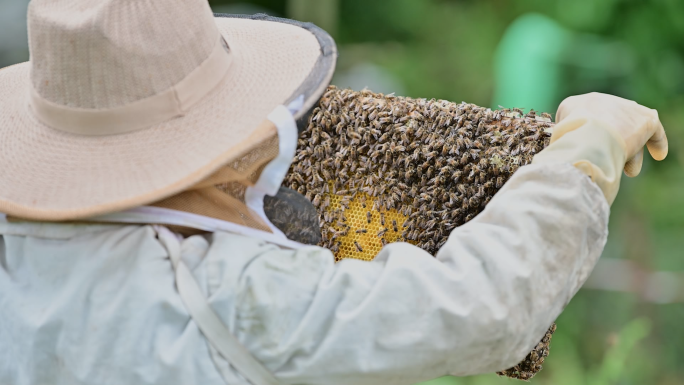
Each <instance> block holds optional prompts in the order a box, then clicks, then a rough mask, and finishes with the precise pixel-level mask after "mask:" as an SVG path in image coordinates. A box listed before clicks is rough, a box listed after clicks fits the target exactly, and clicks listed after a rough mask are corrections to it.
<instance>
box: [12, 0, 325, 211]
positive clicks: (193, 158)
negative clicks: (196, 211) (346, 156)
mask: <svg viewBox="0 0 684 385" xmlns="http://www.w3.org/2000/svg"><path fill="white" fill-rule="evenodd" d="M28 28H29V44H30V52H31V60H30V61H29V62H27V63H22V64H17V65H14V66H11V67H8V68H4V69H0V212H2V213H6V214H8V215H11V216H16V217H21V218H26V219H37V220H69V219H76V218H84V217H90V216H94V215H99V214H103V213H108V212H113V211H118V210H123V209H126V208H130V207H134V206H139V205H143V204H148V203H150V202H154V201H158V200H161V199H163V198H166V197H169V196H172V195H174V194H176V193H178V192H180V191H183V190H184V189H186V188H188V187H190V186H193V185H195V184H197V183H198V182H200V181H202V180H204V179H205V178H207V177H208V176H210V175H212V174H213V173H215V172H216V171H217V170H219V169H220V168H221V167H222V166H223V165H225V164H227V163H229V162H231V161H234V160H235V159H237V158H238V157H241V156H245V152H246V151H250V149H252V148H257V147H258V146H259V145H260V143H261V142H262V141H264V140H265V139H266V138H268V137H269V136H271V137H272V135H273V132H274V129H273V126H272V125H268V124H264V122H265V121H266V117H267V116H268V114H269V113H270V112H271V111H273V110H274V109H275V108H276V107H277V106H279V105H288V104H290V103H291V102H292V101H294V100H299V101H300V102H302V103H299V105H300V107H301V108H300V109H299V110H298V112H296V113H295V114H294V117H295V118H296V119H298V121H303V120H304V119H305V114H306V112H307V111H309V110H310V109H311V108H312V107H313V106H314V105H315V103H316V102H317V101H318V99H319V98H320V96H321V95H322V94H323V92H324V91H325V88H326V86H327V85H328V84H329V82H330V79H331V78H332V74H333V71H334V67H335V58H336V48H335V44H334V42H333V40H332V38H330V36H329V35H328V34H326V33H325V32H324V31H323V30H321V29H319V28H317V27H315V26H314V25H312V24H304V23H299V22H295V21H292V20H286V19H278V18H272V17H268V16H265V15H257V16H251V17H249V16H228V15H213V14H212V13H211V10H210V8H209V5H208V4H207V1H206V0H168V1H164V2H157V1H150V0H137V1H119V0H97V1H91V0H69V1H59V0H33V1H32V2H31V4H30V6H29V11H28Z"/></svg>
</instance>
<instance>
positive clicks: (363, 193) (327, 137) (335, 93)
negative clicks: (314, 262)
mask: <svg viewBox="0 0 684 385" xmlns="http://www.w3.org/2000/svg"><path fill="white" fill-rule="evenodd" d="M550 117H551V116H550V115H549V114H545V113H542V114H539V115H537V113H535V112H534V111H530V112H528V113H523V111H522V110H519V109H501V110H491V109H488V108H483V107H479V106H476V105H473V104H468V103H452V102H449V101H445V100H434V99H432V100H427V99H412V98H406V97H397V96H394V95H383V94H376V93H373V92H371V91H368V90H364V91H361V92H355V91H352V90H340V89H337V88H336V87H334V86H331V87H329V88H328V90H327V91H326V93H325V94H324V95H323V97H322V98H321V100H320V102H319V104H318V106H317V107H316V108H314V110H313V111H312V114H311V116H310V118H309V121H308V126H307V127H306V129H304V130H303V132H301V133H300V138H299V143H298V147H297V153H296V154H295V158H294V159H293V162H292V165H291V167H290V170H289V171H288V174H287V176H286V178H285V181H284V182H283V186H285V187H288V188H290V189H293V190H296V191H297V192H299V193H301V194H303V195H305V196H306V198H307V199H309V200H310V201H311V202H312V203H313V205H314V206H315V207H316V208H317V210H318V214H319V220H320V229H321V242H320V243H319V245H320V246H323V247H326V248H329V249H330V250H331V251H332V252H333V255H334V256H335V260H336V261H339V260H341V259H344V258H356V259H362V260H372V259H373V258H374V257H375V255H377V253H378V252H379V251H380V250H381V249H382V247H383V244H387V243H391V242H400V241H401V242H409V243H412V244H414V245H416V246H418V247H420V248H422V249H423V250H425V251H427V252H429V253H431V254H433V255H434V254H435V253H436V252H437V251H438V250H439V248H440V247H441V246H442V245H443V244H444V243H445V242H446V241H447V239H448V237H449V234H450V233H451V231H452V230H453V229H454V228H456V227H457V226H460V225H462V224H464V223H466V222H468V221H470V220H471V219H472V218H474V217H475V216H476V215H477V214H479V213H480V212H481V211H482V210H483V209H484V207H485V206H486V205H487V203H488V202H489V201H490V199H491V198H492V197H493V196H494V194H496V192H497V191H498V190H499V189H500V188H501V187H502V186H503V184H504V183H505V182H506V181H507V180H508V179H509V178H510V177H511V175H513V173H514V172H515V171H516V170H517V169H518V168H519V167H521V166H523V165H526V164H529V163H530V162H531V161H532V158H533V156H534V155H535V154H536V153H537V152H539V151H541V150H542V149H543V148H544V147H546V146H547V145H548V143H549V137H550V136H551V134H550V130H549V128H550V127H551V119H550ZM395 225H396V229H395ZM554 330H555V324H554V325H552V326H551V327H550V328H549V331H548V332H547V335H545V336H544V338H543V339H542V341H541V342H540V343H539V344H538V345H537V346H536V347H535V349H534V350H533V351H532V352H530V354H528V355H527V357H526V358H525V360H523V361H522V362H521V363H520V364H518V365H516V366H514V367H513V368H510V369H508V370H505V371H502V372H499V373H498V374H500V375H505V376H508V377H511V378H517V379H522V380H529V379H530V378H532V377H533V376H534V375H535V373H537V372H538V371H540V370H541V367H542V366H541V364H542V363H543V362H544V358H545V357H546V356H547V355H548V352H549V349H548V348H549V343H550V338H551V334H552V333H553V331H554Z"/></svg>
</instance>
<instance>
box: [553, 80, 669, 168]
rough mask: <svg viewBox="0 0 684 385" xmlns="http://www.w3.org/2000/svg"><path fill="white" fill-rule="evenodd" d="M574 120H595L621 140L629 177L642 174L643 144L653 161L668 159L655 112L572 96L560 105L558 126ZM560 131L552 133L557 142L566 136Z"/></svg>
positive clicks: (600, 97)
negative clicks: (568, 120)
mask: <svg viewBox="0 0 684 385" xmlns="http://www.w3.org/2000/svg"><path fill="white" fill-rule="evenodd" d="M575 118H586V119H595V120H597V121H599V122H601V123H603V125H605V127H606V128H609V129H610V130H611V131H612V132H613V133H614V134H615V135H617V136H618V137H619V138H621V139H622V141H623V142H624V143H623V144H624V149H625V155H626V157H627V162H626V164H625V167H624V170H625V174H626V175H627V176H629V177H634V176H637V175H639V172H640V171H641V166H642V164H643V160H644V144H645V145H646V146H647V147H648V151H649V152H650V153H651V156H652V157H653V158H654V159H655V160H663V159H665V157H666V156H667V136H665V129H664V128H663V125H662V123H660V119H659V118H658V111H656V110H653V109H650V108H647V107H644V106H642V105H640V104H638V103H636V102H633V101H631V100H627V99H623V98H619V97H617V96H613V95H606V94H601V93H597V92H594V93H590V94H585V95H578V96H571V97H569V98H567V99H565V100H564V101H563V102H562V103H561V104H560V106H559V107H558V113H557V114H556V122H557V123H560V122H562V121H563V120H566V119H575ZM566 127H567V126H566ZM561 131H562V130H559V132H555V131H554V134H553V136H556V137H557V138H560V137H561V136H562V135H564V134H565V132H561ZM566 132H567V131H566ZM557 138H556V139H557ZM552 141H553V139H552Z"/></svg>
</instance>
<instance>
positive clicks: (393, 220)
mask: <svg viewBox="0 0 684 385" xmlns="http://www.w3.org/2000/svg"><path fill="white" fill-rule="evenodd" d="M392 227H393V228H394V232H395V233H396V232H397V231H399V230H398V229H397V220H396V219H392Z"/></svg>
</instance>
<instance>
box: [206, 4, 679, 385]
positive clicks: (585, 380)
mask: <svg viewBox="0 0 684 385" xmlns="http://www.w3.org/2000/svg"><path fill="white" fill-rule="evenodd" d="M290 2H296V3H299V4H296V6H290V7H289V8H288V6H287V3H286V2H285V1H276V0H270V1H269V0H259V1H256V0H255V1H253V2H252V3H257V4H258V5H260V6H262V7H264V8H266V9H268V10H269V11H271V12H272V13H273V14H275V15H279V16H289V17H294V18H297V16H298V15H297V14H292V13H293V12H294V11H292V10H293V9H298V8H303V7H302V5H303V4H305V7H319V9H318V11H320V12H324V13H325V12H327V14H328V17H330V16H331V15H333V16H334V17H335V20H336V23H335V24H334V25H335V27H334V30H332V31H331V33H332V34H333V35H334V37H335V38H336V40H337V42H338V45H339V49H340V59H339V62H338V70H339V72H340V73H344V72H345V71H347V70H349V69H350V68H352V67H354V66H356V65H359V64H363V63H371V64H373V65H375V66H378V67H379V68H381V69H383V71H386V72H387V73H388V74H391V75H392V76H394V77H395V78H396V79H397V80H398V81H399V82H400V84H401V85H402V86H403V87H404V92H405V94H406V95H407V96H414V97H426V98H433V97H434V98H443V99H448V100H451V101H462V100H463V101H468V102H472V103H477V104H480V105H492V104H494V103H496V99H498V98H499V95H500V94H501V90H502V89H503V87H504V86H505V85H506V84H509V85H510V84H513V85H514V87H517V88H519V89H520V92H519V93H518V94H517V95H516V94H514V95H513V97H512V98H511V97H507V98H506V103H510V104H512V105H506V107H514V106H517V107H525V108H535V109H540V108H541V109H545V110H548V109H551V108H554V107H553V106H556V105H557V104H558V103H559V102H560V101H561V100H562V99H563V98H564V97H566V96H569V95H573V94H579V93H585V92H591V91H600V92H607V93H611V94H615V95H619V96H622V97H625V98H629V99H633V100H636V101H637V102H639V103H641V104H644V105H646V106H649V107H651V108H656V109H658V111H659V113H660V116H661V119H662V121H663V123H664V125H665V128H666V130H667V133H668V137H669V140H670V155H669V157H668V159H666V160H665V161H664V162H654V161H652V160H650V159H647V160H646V162H645V165H644V169H643V171H642V175H641V176H639V177H638V178H635V179H629V178H626V177H623V181H622V188H621V193H620V195H619V196H618V199H617V200H616V202H615V204H614V206H613V212H612V216H611V225H610V231H611V235H610V239H609V244H608V245H607V247H606V250H605V252H604V255H603V258H620V259H626V260H630V261H633V262H635V263H637V264H639V265H640V266H642V267H644V268H645V269H649V270H655V271H684V251H683V250H684V172H683V170H684V1H681V0H555V1H549V0H515V1H509V0H477V1H476V0H420V1H419V0H373V1H368V0H337V1H331V0H290ZM231 3H233V4H234V3H236V2H231V1H219V0H216V1H213V2H212V5H224V6H225V5H229V4H231ZM305 7H304V8H305ZM288 9H289V11H288ZM310 14H313V13H310ZM531 14H535V15H537V16H538V17H539V16H540V17H542V18H545V19H546V20H550V21H551V22H550V23H551V24H548V25H553V26H552V27H549V28H551V29H548V28H547V29H544V28H542V27H539V28H538V29H537V30H535V29H531V30H529V31H527V33H528V35H524V34H517V35H516V34H507V31H509V32H510V30H511V25H513V24H514V22H515V21H516V20H521V17H524V16H529V15H531ZM300 15H303V14H300ZM306 17H307V16H306V15H303V16H302V18H306ZM307 21H314V22H316V20H307ZM551 30H555V31H561V32H557V33H552V32H549V31H551ZM505 36H506V37H508V36H513V38H512V39H513V40H512V41H508V42H506V49H505V50H504V48H503V45H502V41H503V40H504V37H505ZM559 36H564V37H559ZM504 51H505V52H504ZM502 52H504V53H502ZM540 52H541V53H542V54H543V53H549V52H555V53H554V55H552V56H553V58H554V60H547V61H544V60H546V59H543V60H540V59H537V57H540V56H538V55H540ZM535 55H537V56H535ZM542 56H543V55H542ZM530 58H531V59H530ZM525 60H526V61H525ZM520 63H523V64H520ZM516 66H518V67H516ZM500 68H503V69H504V70H500ZM530 69H532V70H530ZM502 74H503V75H502ZM549 74H550V75H549ZM509 77H510V78H509ZM526 95H528V96H526ZM529 95H532V96H538V97H537V99H534V98H531V97H529ZM540 95H543V96H540ZM534 100H536V101H534ZM519 103H527V104H529V105H520V104H519ZM513 104H518V105H513ZM549 112H554V111H553V110H551V111H549ZM544 367H545V368H544V370H543V371H542V372H541V373H540V374H539V375H538V376H537V377H536V378H535V379H533V380H532V382H533V383H538V384H553V385H565V384H568V385H570V384H594V385H609V384H621V385H622V384H624V385H628V384H660V385H670V384H672V385H674V384H684V304H682V303H675V304H666V305H663V304H654V303H649V302H646V301H644V300H642V299H640V298H639V297H637V296H635V295H633V294H622V293H614V292H606V291H595V290H581V291H580V292H579V294H578V295H577V296H576V297H575V298H574V299H573V300H572V302H571V303H570V304H569V305H568V307H567V308H566V309H565V311H564V313H563V314H562V315H561V316H560V318H559V319H558V331H557V332H556V335H555V336H554V338H553V340H552V344H551V355H550V357H549V359H548V360H547V362H546V364H545V365H544ZM515 382H516V381H513V380H510V379H504V378H498V377H496V375H493V374H489V375H482V376H475V377H470V378H460V379H454V378H443V379H439V380H436V381H435V382H433V383H431V384H433V385H437V384H479V385H483V384H503V383H515Z"/></svg>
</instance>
